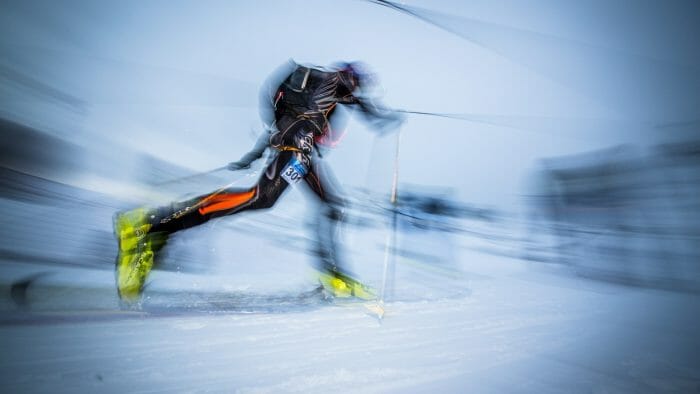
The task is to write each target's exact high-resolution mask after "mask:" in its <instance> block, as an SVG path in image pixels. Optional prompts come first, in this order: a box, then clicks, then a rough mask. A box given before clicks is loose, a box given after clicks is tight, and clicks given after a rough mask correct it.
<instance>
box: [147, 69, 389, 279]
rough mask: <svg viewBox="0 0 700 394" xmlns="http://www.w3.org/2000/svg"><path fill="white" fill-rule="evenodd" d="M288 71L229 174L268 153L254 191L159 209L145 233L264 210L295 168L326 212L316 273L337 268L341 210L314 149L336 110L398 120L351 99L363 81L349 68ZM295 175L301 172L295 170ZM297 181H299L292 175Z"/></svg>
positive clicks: (269, 93)
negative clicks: (264, 127)
mask: <svg viewBox="0 0 700 394" xmlns="http://www.w3.org/2000/svg"><path fill="white" fill-rule="evenodd" d="M289 70H292V71H291V72H289V73H284V74H283V75H282V78H284V79H283V82H282V83H281V84H277V83H275V82H268V83H267V85H266V87H264V89H263V93H262V95H261V97H262V98H263V100H262V103H261V113H262V116H263V121H265V122H266V123H269V126H270V129H271V132H270V133H269V134H266V135H264V136H263V137H262V138H261V139H260V140H259V141H258V142H257V143H256V146H255V148H254V149H253V150H252V151H251V152H250V153H248V154H246V155H245V156H244V157H243V158H242V159H241V160H240V161H238V162H236V163H232V167H231V168H234V169H235V168H246V167H247V166H249V165H250V163H251V162H252V161H254V160H256V159H258V158H260V157H261V156H262V154H263V152H264V150H265V149H268V148H269V149H272V150H273V151H274V153H273V155H272V158H271V160H270V162H269V164H268V165H267V168H266V169H265V171H264V173H263V174H262V175H261V176H260V178H259V180H258V182H257V184H256V185H254V186H253V187H251V188H247V189H240V188H230V189H225V190H220V191H217V192H215V193H210V194H205V195H202V196H199V197H196V198H194V199H191V200H188V201H184V202H180V203H174V204H172V205H171V206H169V207H164V208H161V209H159V210H158V215H157V222H156V223H155V224H154V226H153V227H152V228H151V230H150V232H152V233H153V232H165V233H167V234H170V233H173V232H176V231H179V230H182V229H186V228H189V227H192V226H196V225H199V224H202V223H204V222H206V221H208V220H209V219H212V218H217V217H221V216H227V215H232V214H235V213H238V212H241V211H245V210H252V209H263V208H270V207H272V206H273V205H274V204H275V202H276V201H277V199H278V198H279V197H280V196H281V195H282V193H283V192H284V191H285V190H286V189H287V187H288V186H289V183H288V181H287V180H285V179H284V177H283V175H284V174H283V172H284V171H287V170H288V168H289V165H290V163H292V162H298V163H301V168H302V170H303V169H304V168H305V169H306V174H304V175H303V180H304V182H305V183H306V185H308V187H309V188H310V189H311V190H312V191H313V192H314V194H315V195H316V196H318V198H319V199H320V201H321V202H322V207H321V209H322V210H323V211H325V212H319V216H318V220H317V222H316V228H317V245H316V250H315V252H316V253H317V254H318V256H319V257H320V261H319V263H320V267H319V268H322V269H325V270H332V271H336V270H337V269H338V268H340V267H338V261H337V260H338V259H337V257H336V252H337V249H338V245H337V244H336V236H335V233H336V228H337V223H338V221H340V220H341V218H342V214H343V208H344V206H345V202H344V199H343V197H342V196H341V194H340V192H339V188H338V186H337V183H336V182H335V181H334V178H333V175H332V173H331V172H330V170H329V169H328V168H327V167H326V166H325V165H324V163H323V161H322V160H321V158H320V155H319V153H318V152H317V146H316V145H317V143H319V142H320V141H322V140H324V139H329V138H331V139H332V137H333V133H334V130H333V129H332V128H331V119H332V118H333V116H334V112H335V111H336V107H337V106H338V105H349V106H354V107H358V108H359V109H360V111H361V113H362V114H364V115H365V117H366V118H367V119H368V120H370V121H372V120H374V121H379V122H381V121H393V120H397V119H396V118H395V117H394V115H393V113H390V112H384V113H382V112H380V111H379V110H378V109H377V108H376V107H374V106H373V105H372V104H371V103H369V102H367V101H365V100H363V99H361V98H359V97H357V96H356V95H354V94H353V93H354V92H356V90H357V89H358V88H359V87H360V86H359V85H360V84H361V82H362V81H361V78H359V75H357V73H356V72H355V71H354V70H352V69H351V68H350V69H347V68H346V69H339V70H323V69H319V68H313V67H306V66H300V65H296V64H293V65H292V66H291V67H289ZM285 76H286V77H285ZM296 168H297V169H298V168H300V167H299V165H298V164H297V167H296ZM293 172H295V171H293V170H292V171H291V173H292V176H294V175H293ZM302 173H303V171H302ZM296 176H297V177H299V178H300V179H301V176H300V175H299V174H298V175H296Z"/></svg>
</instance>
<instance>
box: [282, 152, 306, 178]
mask: <svg viewBox="0 0 700 394" xmlns="http://www.w3.org/2000/svg"><path fill="white" fill-rule="evenodd" d="M308 172H309V170H307V169H306V166H305V165H304V164H303V163H302V162H300V161H299V160H297V158H296V157H292V159H291V160H290V161H289V164H287V166H286V167H284V170H282V179H284V180H285V181H287V183H289V184H290V185H296V184H297V183H299V181H300V180H302V179H304V176H306V174H307V173H308Z"/></svg>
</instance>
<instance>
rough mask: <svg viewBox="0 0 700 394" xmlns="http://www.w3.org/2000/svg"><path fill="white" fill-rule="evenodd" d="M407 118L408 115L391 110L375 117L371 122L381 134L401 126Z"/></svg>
mask: <svg viewBox="0 0 700 394" xmlns="http://www.w3.org/2000/svg"><path fill="white" fill-rule="evenodd" d="M405 119H406V116H405V115H404V114H402V113H401V112H397V111H389V112H385V113H382V114H381V115H380V116H377V117H375V118H374V119H372V121H371V122H370V123H371V125H372V126H373V127H374V128H375V129H376V130H377V133H378V134H379V135H386V134H389V133H390V132H391V131H393V130H395V129H397V128H399V127H400V126H401V125H402V124H403V122H404V120H405Z"/></svg>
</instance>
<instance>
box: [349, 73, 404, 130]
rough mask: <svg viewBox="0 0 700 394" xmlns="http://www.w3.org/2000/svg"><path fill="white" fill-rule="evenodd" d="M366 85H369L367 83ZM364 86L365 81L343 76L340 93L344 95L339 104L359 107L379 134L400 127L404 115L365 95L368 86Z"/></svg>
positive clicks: (365, 118)
mask: <svg viewBox="0 0 700 394" xmlns="http://www.w3.org/2000/svg"><path fill="white" fill-rule="evenodd" d="M365 84H367V83H366V82H365ZM362 85H363V81H361V80H359V79H351V78H348V76H347V75H343V74H341V86H342V87H341V89H340V91H341V94H343V93H344V94H343V96H342V97H341V98H340V99H339V100H338V102H339V103H340V104H349V105H353V106H356V107H358V108H359V109H360V112H361V114H362V116H363V118H364V120H365V121H367V122H368V123H369V124H371V125H372V126H373V127H374V128H375V129H376V130H377V131H379V132H385V131H387V130H391V129H394V128H396V127H397V126H399V125H400V124H401V123H402V122H403V119H404V116H403V114H402V113H400V112H397V111H394V110H392V109H390V108H388V107H386V106H384V105H380V104H378V103H377V100H375V99H373V98H370V97H367V96H365V95H363V94H362V91H363V88H366V86H362Z"/></svg>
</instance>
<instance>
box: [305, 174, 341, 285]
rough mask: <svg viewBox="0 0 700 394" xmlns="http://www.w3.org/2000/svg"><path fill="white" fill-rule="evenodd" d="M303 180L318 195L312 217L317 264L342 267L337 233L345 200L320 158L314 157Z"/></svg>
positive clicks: (323, 267) (329, 269) (319, 265)
mask: <svg viewBox="0 0 700 394" xmlns="http://www.w3.org/2000/svg"><path fill="white" fill-rule="evenodd" d="M305 181H306V184H307V185H308V186H309V188H310V189H311V191H313V193H314V194H315V195H316V197H318V201H317V202H318V204H319V207H318V208H317V211H318V215H317V216H316V219H315V221H314V227H315V228H314V230H315V233H316V244H315V245H314V253H315V254H316V255H317V256H318V258H319V259H318V267H317V268H319V269H320V270H326V271H337V270H339V269H340V268H342V267H341V266H342V263H341V262H340V254H341V252H340V244H339V242H338V237H339V231H340V223H341V222H342V219H343V215H344V211H345V205H346V204H345V200H344V199H343V197H342V194H341V192H340V186H339V185H338V182H337V181H336V180H335V178H334V176H333V173H332V172H331V171H330V169H329V168H328V166H326V165H325V163H324V162H323V161H320V160H315V161H313V162H312V163H311V169H310V171H309V174H308V175H307V176H306V179H305Z"/></svg>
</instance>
